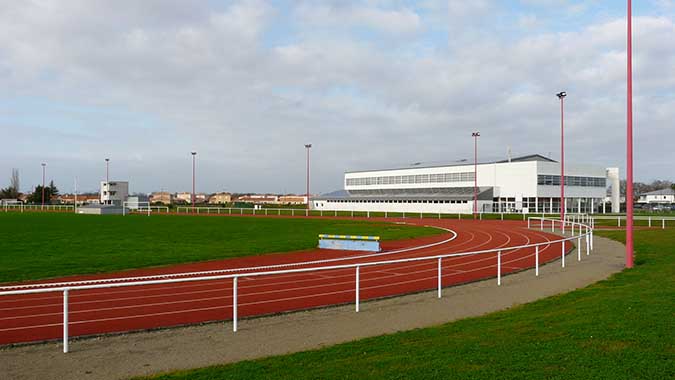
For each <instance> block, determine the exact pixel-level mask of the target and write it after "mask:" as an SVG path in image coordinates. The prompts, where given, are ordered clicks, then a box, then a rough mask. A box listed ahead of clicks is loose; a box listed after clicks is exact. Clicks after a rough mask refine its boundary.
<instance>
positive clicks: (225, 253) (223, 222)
mask: <svg viewBox="0 0 675 380" xmlns="http://www.w3.org/2000/svg"><path fill="white" fill-rule="evenodd" d="M0 231H2V235H0V236H2V237H1V238H0V282H9V281H21V280H31V279H42V278H51V277H57V276H64V275H73V274H91V273H101V272H111V271H117V270H122V269H130V268H144V267H152V266H160V265H168V264H176V263H187V262H196V261H205V260H215V259H223V258H230V257H241V256H249V255H259V254H265V253H273V252H288V251H296V250H303V249H309V248H313V247H316V246H317V235H318V234H319V233H329V234H353V235H379V236H381V238H382V239H383V240H396V239H406V238H412V237H417V236H429V235H434V234H438V233H440V232H441V231H439V230H437V229H432V228H425V227H411V226H403V225H397V224H389V223H372V222H364V221H349V220H328V219H301V218H296V219H292V218H281V219H276V218H249V217H243V218H242V217H201V216H172V215H153V216H150V217H147V216H143V215H130V216H99V215H76V214H64V213H28V212H26V213H16V212H10V213H4V212H2V213H0Z"/></svg>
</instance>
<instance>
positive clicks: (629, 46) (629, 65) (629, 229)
mask: <svg viewBox="0 0 675 380" xmlns="http://www.w3.org/2000/svg"><path fill="white" fill-rule="evenodd" d="M627 8H628V9H627V16H626V24H627V26H626V32H627V33H626V35H627V38H626V50H627V62H626V79H627V85H626V89H627V94H626V95H627V96H626V97H627V104H626V111H627V112H626V161H627V162H626V268H632V267H633V25H632V24H633V9H632V8H633V6H632V2H631V0H628V4H627Z"/></svg>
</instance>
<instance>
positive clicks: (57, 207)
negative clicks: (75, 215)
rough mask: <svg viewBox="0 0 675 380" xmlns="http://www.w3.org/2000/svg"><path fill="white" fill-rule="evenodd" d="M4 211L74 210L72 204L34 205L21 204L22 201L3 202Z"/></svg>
mask: <svg viewBox="0 0 675 380" xmlns="http://www.w3.org/2000/svg"><path fill="white" fill-rule="evenodd" d="M3 207H4V209H5V212H7V211H10V210H11V211H15V210H20V211H21V212H24V210H30V211H43V210H47V211H66V210H74V209H75V206H73V205H36V204H23V203H5V204H4V205H3Z"/></svg>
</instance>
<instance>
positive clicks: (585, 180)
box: [537, 174, 607, 187]
mask: <svg viewBox="0 0 675 380" xmlns="http://www.w3.org/2000/svg"><path fill="white" fill-rule="evenodd" d="M537 184H539V185H550V186H560V176H559V175H547V174H539V175H538V176H537ZM565 186H581V187H607V181H606V179H605V178H604V177H578V176H565Z"/></svg>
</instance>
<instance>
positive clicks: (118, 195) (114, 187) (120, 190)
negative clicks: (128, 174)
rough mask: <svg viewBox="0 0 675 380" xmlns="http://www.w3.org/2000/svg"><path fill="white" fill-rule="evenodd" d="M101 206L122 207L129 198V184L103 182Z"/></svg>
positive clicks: (124, 182) (123, 182)
mask: <svg viewBox="0 0 675 380" xmlns="http://www.w3.org/2000/svg"><path fill="white" fill-rule="evenodd" d="M100 194H101V204H104V205H117V206H122V203H123V202H124V201H126V200H127V197H128V196H129V182H126V181H110V182H106V181H101V191H100Z"/></svg>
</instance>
